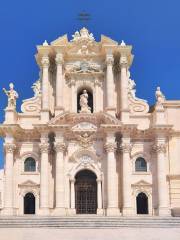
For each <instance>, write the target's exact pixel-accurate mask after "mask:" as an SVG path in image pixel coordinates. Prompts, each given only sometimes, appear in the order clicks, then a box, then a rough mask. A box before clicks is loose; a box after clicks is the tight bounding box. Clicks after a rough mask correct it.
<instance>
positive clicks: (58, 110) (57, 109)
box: [55, 107, 64, 116]
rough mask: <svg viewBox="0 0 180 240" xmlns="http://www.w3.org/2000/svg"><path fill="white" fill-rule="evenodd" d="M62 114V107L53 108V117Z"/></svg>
mask: <svg viewBox="0 0 180 240" xmlns="http://www.w3.org/2000/svg"><path fill="white" fill-rule="evenodd" d="M63 112H64V108H63V107H55V116H57V115H59V114H62V113H63Z"/></svg>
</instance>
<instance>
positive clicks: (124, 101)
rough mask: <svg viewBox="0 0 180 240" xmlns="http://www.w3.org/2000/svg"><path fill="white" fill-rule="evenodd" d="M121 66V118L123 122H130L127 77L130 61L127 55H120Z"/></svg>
mask: <svg viewBox="0 0 180 240" xmlns="http://www.w3.org/2000/svg"><path fill="white" fill-rule="evenodd" d="M120 67H121V120H122V121H123V122H128V120H129V103H128V78H127V68H128V61H127V57H126V56H121V57H120Z"/></svg>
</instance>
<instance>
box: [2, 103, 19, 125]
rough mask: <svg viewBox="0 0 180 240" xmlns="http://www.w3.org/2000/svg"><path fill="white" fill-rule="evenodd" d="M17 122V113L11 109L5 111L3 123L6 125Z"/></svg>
mask: <svg viewBox="0 0 180 240" xmlns="http://www.w3.org/2000/svg"><path fill="white" fill-rule="evenodd" d="M16 122H17V112H16V110H15V109H13V108H8V107H7V108H6V109H5V122H4V123H6V124H14V123H16Z"/></svg>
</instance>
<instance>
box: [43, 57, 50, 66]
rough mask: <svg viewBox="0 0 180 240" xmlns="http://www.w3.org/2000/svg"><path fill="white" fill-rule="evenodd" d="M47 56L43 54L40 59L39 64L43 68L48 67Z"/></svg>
mask: <svg viewBox="0 0 180 240" xmlns="http://www.w3.org/2000/svg"><path fill="white" fill-rule="evenodd" d="M49 63H50V62H49V57H48V56H43V57H42V59H41V64H42V66H43V68H48V67H49V65H50V64H49Z"/></svg>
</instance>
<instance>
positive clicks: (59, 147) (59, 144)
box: [54, 142, 66, 152]
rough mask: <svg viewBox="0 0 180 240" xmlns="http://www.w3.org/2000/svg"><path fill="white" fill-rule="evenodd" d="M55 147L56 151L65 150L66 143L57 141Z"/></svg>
mask: <svg viewBox="0 0 180 240" xmlns="http://www.w3.org/2000/svg"><path fill="white" fill-rule="evenodd" d="M54 147H55V150H56V152H64V151H65V149H66V145H65V144H64V143H63V142H56V143H55V144H54Z"/></svg>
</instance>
